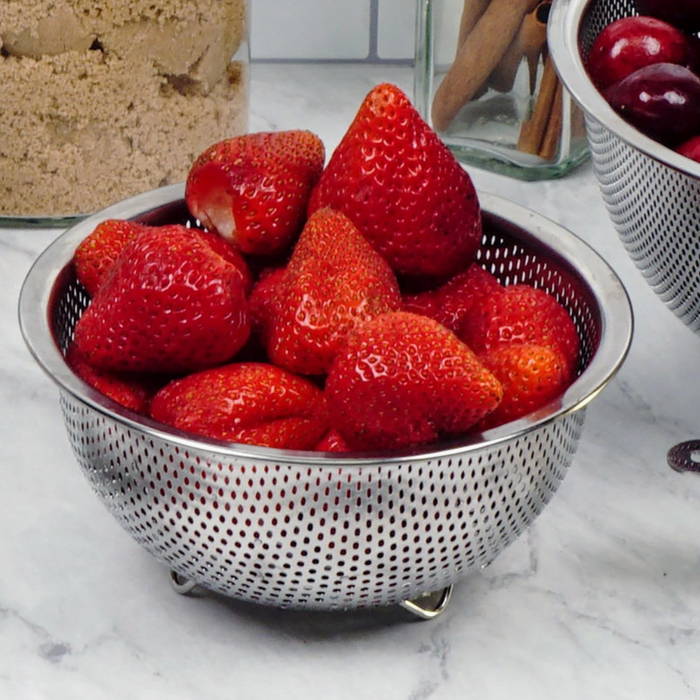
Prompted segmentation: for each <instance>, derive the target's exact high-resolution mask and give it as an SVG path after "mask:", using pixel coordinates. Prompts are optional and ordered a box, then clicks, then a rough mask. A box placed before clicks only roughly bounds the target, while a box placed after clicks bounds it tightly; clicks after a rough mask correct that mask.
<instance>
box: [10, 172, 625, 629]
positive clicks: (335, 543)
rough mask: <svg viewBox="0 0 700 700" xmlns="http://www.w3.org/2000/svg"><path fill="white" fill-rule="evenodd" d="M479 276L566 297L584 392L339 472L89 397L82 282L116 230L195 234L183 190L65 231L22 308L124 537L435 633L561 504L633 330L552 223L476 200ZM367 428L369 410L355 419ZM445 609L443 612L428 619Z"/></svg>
mask: <svg viewBox="0 0 700 700" xmlns="http://www.w3.org/2000/svg"><path fill="white" fill-rule="evenodd" d="M480 199H481V202H482V206H483V208H484V217H485V233H484V241H483V247H482V252H481V257H480V262H481V264H482V265H484V266H485V267H486V268H488V269H489V270H491V271H493V272H494V274H496V275H497V277H498V278H499V279H500V280H501V281H503V282H504V283H515V282H526V283H529V284H533V285H536V286H540V287H542V288H544V289H546V290H547V291H549V292H551V293H553V294H554V295H555V296H556V297H557V298H558V299H559V300H560V301H561V302H562V303H563V304H564V305H565V307H566V308H567V309H568V310H569V312H570V314H571V315H572V317H573V319H574V321H575V323H576V327H577V328H578V331H579V335H580V338H581V347H582V356H581V366H580V376H579V377H578V379H577V380H576V381H575V382H574V384H573V385H572V386H571V387H570V388H569V389H568V390H567V392H566V393H565V394H564V396H563V397H562V398H561V400H559V401H556V402H554V403H552V404H551V405H549V406H547V407H546V408H545V409H543V410H541V411H539V412H538V413H537V414H536V415H532V416H529V417H527V418H525V419H522V420H520V421H517V422H515V423H511V424H510V425H507V426H502V427H501V428H498V429H494V430H491V431H489V432H488V433H485V434H484V435H483V436H478V437H477V436H472V437H471V438H470V439H468V440H465V441H463V442H455V443H450V444H441V445H437V446H430V447H427V448H425V449H423V450H421V451H415V452H413V453H382V454H357V455H349V456H344V455H337V454H336V455H332V454H320V453H309V452H292V451H283V450H273V449H263V448H256V447H250V446H245V445H237V444H227V443H221V442H214V441H203V440H201V439H198V438H197V437H194V436H192V435H187V434H183V433H178V432H174V431H172V430H169V429H167V428H165V427H164V426H162V425H160V424H157V423H155V422H153V421H150V420H148V419H145V418H143V417H142V416H138V415H135V414H133V413H131V412H129V411H127V410H126V409H123V408H121V407H119V406H118V405H116V404H114V403H113V402H111V401H110V400H108V399H107V398H105V397H104V396H102V395H101V394H99V393H97V392H95V391H94V390H92V389H91V388H90V387H88V386H86V385H85V384H84V383H83V382H82V381H80V380H79V379H78V378H77V377H76V376H75V375H73V374H72V372H71V371H70V370H69V369H68V368H67V366H66V364H65V362H64V360H63V352H64V350H65V348H66V346H67V345H68V343H69V342H70V338H71V334H72V331H73V327H74V325H75V323H76V320H77V319H78V318H79V317H80V314H81V313H82V311H83V310H84V308H85V307H86V305H87V304H88V301H89V299H88V297H87V295H86V294H85V292H84V290H83V289H82V288H81V287H80V285H79V284H78V283H77V282H76V280H75V277H74V275H73V271H72V267H71V264H70V260H71V257H72V255H73V251H74V250H75V247H76V246H77V244H78V243H79V242H80V241H81V240H82V239H83V238H84V237H85V236H86V235H87V234H88V233H89V232H90V231H92V229H93V228H94V227H95V225H96V224H97V223H98V222H99V221H101V220H104V219H107V218H123V219H127V218H128V219H138V220H141V221H145V222H147V223H173V222H185V223H188V218H187V211H186V208H185V205H184V203H183V201H182V189H181V187H180V186H174V187H168V188H164V189H162V190H157V191H155V192H150V193H146V194H144V195H141V196H139V197H136V198H133V199H131V200H128V201H127V202H124V203H122V204H119V205H115V206H114V207H110V208H109V209H106V210H104V211H103V212H101V213H100V214H96V215H95V216H92V217H90V218H89V219H86V220H85V221H82V222H80V223H78V224H76V225H75V226H73V227H72V228H70V229H68V230H67V231H66V232H65V233H64V234H63V235H62V236H60V237H59V238H57V239H56V241H55V242H54V243H53V244H52V245H51V246H49V248H47V250H46V251H45V252H44V253H43V254H42V255H41V256H40V257H39V258H38V259H37V261H36V262H35V264H34V266H33V267H32V269H31V270H30V272H29V274H28V275H27V278H26V280H25V283H24V286H23V289H22V292H21V296H20V305H19V313H20V323H21V327H22V331H23V334H24V337H25V340H26V342H27V345H28V347H29V349H30V350H31V352H32V354H33V355H34V357H35V358H36V360H37V361H38V363H39V364H40V365H41V367H42V368H43V369H44V370H45V371H46V372H47V373H48V375H49V376H50V377H51V378H52V379H53V380H54V381H55V382H56V384H57V385H58V387H59V394H60V405H61V408H62V411H63V417H64V421H65V425H66V428H67V432H68V437H69V439H70V443H71V445H72V448H73V451H74V453H75V456H76V458H77V461H78V462H79V464H80V466H81V468H82V470H83V472H84V474H85V476H86V477H87V479H88V481H89V482H90V484H91V486H92V488H93V489H94V490H95V492H96V493H97V495H98V496H99V497H100V499H101V500H102V502H103V503H104V504H105V505H106V507H107V508H108V510H109V511H110V512H111V513H112V515H113V516H114V517H115V518H116V519H117V520H118V521H119V523H120V524H121V525H122V526H123V527H124V528H125V529H126V530H127V531H128V532H129V533H130V534H131V535H132V537H133V538H134V539H135V540H136V541H137V542H138V543H139V544H141V545H142V546H143V547H144V548H145V549H146V550H148V551H149V552H150V553H151V554H152V555H154V556H155V557H156V558H157V559H158V560H159V561H161V562H163V563H164V564H165V565H166V566H167V567H169V569H170V571H171V574H172V580H173V583H174V585H175V587H176V590H179V591H187V590H190V588H191V587H192V586H194V585H197V586H199V587H200V588H203V589H206V590H209V591H214V592H217V593H221V594H223V595H226V596H231V597H235V598H238V599H243V600H247V601H252V602H257V603H261V604H265V605H271V606H278V607H297V608H309V609H311V608H315V609H348V608H358V607H369V606H381V605H389V604H403V605H404V606H406V607H408V608H409V609H412V610H414V612H417V614H420V615H422V616H426V617H427V616H430V615H432V614H433V613H434V612H435V610H437V611H438V612H439V610H441V609H443V608H444V604H445V603H446V601H447V600H448V597H449V590H450V587H451V586H452V585H453V584H454V583H455V582H456V581H457V580H458V579H460V578H461V577H463V576H465V575H466V574H467V573H468V572H469V571H470V570H471V569H473V568H474V567H483V566H485V565H487V564H489V563H490V562H491V561H493V560H494V558H495V557H496V556H498V554H499V553H500V552H501V551H502V550H503V548H504V547H506V546H507V545H508V544H509V543H511V542H513V541H514V540H515V539H516V538H517V537H518V536H519V535H520V534H521V533H522V532H523V531H524V530H525V528H527V527H528V526H529V525H530V524H531V523H532V521H533V520H534V519H535V517H537V515H538V514H539V513H540V512H541V511H542V509H543V508H544V507H545V505H546V504H547V503H548V502H549V500H550V499H551V497H552V495H553V494H554V492H555V491H556V489H557V487H558V486H559V484H560V482H561V480H562V479H563V478H564V476H565V474H566V471H567V469H568V467H569V465H570V463H571V461H572V458H573V456H574V453H575V452H576V449H577V445H578V441H579V437H580V435H581V431H582V428H583V424H584V417H585V412H586V407H587V405H588V403H589V402H590V401H591V400H592V399H593V398H594V397H595V396H596V395H597V394H598V393H599V392H600V391H601V390H602V389H603V388H604V387H605V386H606V385H607V383H608V382H609V381H610V380H611V378H612V377H613V376H614V375H615V373H616V372H617V370H618V368H619V367H620V365H621V364H622V362H623V360H624V358H625V356H626V354H627V351H628V348H629V344H630V341H631V335H632V313H631V308H630V304H629V300H628V298H627V294H626V293H625V290H624V289H623V287H622V285H621V283H620V281H619V279H618V278H617V276H616V275H615V273H614V272H613V271H612V270H611V269H610V268H609V267H608V265H607V264H606V263H605V262H604V261H603V260H602V259H601V258H600V257H599V256H598V255H597V254H596V253H595V252H594V251H593V250H591V249H590V248H589V247H588V246H587V245H586V244H585V243H583V242H582V241H581V240H579V239H578V238H576V237H575V236H574V235H572V234H571V233H569V232H568V231H565V230H564V229H562V228H561V227H559V226H558V225H556V224H554V223H553V222H551V221H549V220H547V219H544V218H542V217H541V216H538V215H536V214H534V213H533V212H531V211H528V210H526V209H523V208H521V207H518V206H517V205H514V204H512V203H509V202H506V201H504V200H501V199H498V198H496V197H493V196H490V195H487V194H481V195H480ZM358 410H362V407H361V406H358ZM430 596H433V597H434V598H435V600H436V601H437V603H435V604H431V605H432V607H430V606H426V605H424V604H423V602H424V599H425V598H426V597H430Z"/></svg>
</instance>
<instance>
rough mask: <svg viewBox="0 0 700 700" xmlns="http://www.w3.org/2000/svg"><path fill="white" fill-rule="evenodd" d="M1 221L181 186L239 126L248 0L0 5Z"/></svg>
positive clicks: (67, 0)
mask: <svg viewBox="0 0 700 700" xmlns="http://www.w3.org/2000/svg"><path fill="white" fill-rule="evenodd" d="M0 42H1V47H0V217H9V218H11V219H12V218H18V219H22V218H39V219H52V218H59V219H60V218H66V217H72V216H79V215H82V214H87V213H91V212H93V211H96V210H98V209H101V208H103V207H105V206H108V205H109V204H112V203H114V202H117V201H119V200H121V199H125V198H127V197H130V196H132V195H135V194H138V193H139V192H143V191H146V190H149V189H153V188H155V187H160V186H163V185H166V184H171V183H175V182H181V181H183V180H184V179H185V177H186V175H187V171H188V169H189V167H190V165H191V163H192V161H193V160H194V158H195V157H196V156H197V155H198V154H199V153H201V152H202V151H203V150H204V149H205V148H206V147H207V146H209V145H211V144H212V143H214V142H216V141H219V140H222V139H224V138H229V137H231V136H236V135H238V134H242V133H244V132H245V131H246V130H247V127H248V64H249V53H248V0H33V1H32V2H30V3H28V2H27V1H26V0H2V2H1V3H0Z"/></svg>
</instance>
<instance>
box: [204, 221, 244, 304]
mask: <svg viewBox="0 0 700 700" xmlns="http://www.w3.org/2000/svg"><path fill="white" fill-rule="evenodd" d="M193 230H194V231H196V232H197V233H198V234H199V235H200V236H201V237H202V240H203V241H204V242H205V243H206V244H207V245H208V246H209V247H210V248H211V249H212V250H213V251H214V252H215V253H217V254H218V255H220V256H221V257H222V258H223V259H224V260H225V261H226V262H228V263H231V265H233V266H234V267H235V268H236V270H238V272H239V273H240V275H241V282H243V289H244V291H245V293H246V295H247V294H250V292H251V291H252V289H253V273H252V272H251V271H250V268H249V267H248V263H247V262H246V259H245V258H244V257H243V256H242V255H241V254H240V253H239V252H238V251H237V250H236V249H235V248H234V247H233V246H232V245H231V243H230V242H229V241H227V240H225V239H224V238H222V237H221V236H219V235H218V234H217V233H214V232H213V231H202V230H201V229H193Z"/></svg>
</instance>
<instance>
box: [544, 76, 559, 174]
mask: <svg viewBox="0 0 700 700" xmlns="http://www.w3.org/2000/svg"><path fill="white" fill-rule="evenodd" d="M563 119H564V88H563V87H562V84H561V82H560V81H559V80H557V87H556V92H555V93H554V100H553V101H552V107H551V109H550V112H549V119H548V120H547V126H546V128H545V131H544V135H543V137H542V143H541V144H540V150H539V154H538V155H539V156H540V158H544V159H545V160H553V159H554V157H555V156H556V155H557V151H558V150H559V140H560V139H561V127H562V122H563Z"/></svg>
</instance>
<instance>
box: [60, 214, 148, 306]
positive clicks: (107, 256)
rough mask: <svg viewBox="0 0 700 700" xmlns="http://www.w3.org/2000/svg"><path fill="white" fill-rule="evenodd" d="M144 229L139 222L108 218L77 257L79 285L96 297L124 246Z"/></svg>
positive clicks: (87, 238)
mask: <svg viewBox="0 0 700 700" xmlns="http://www.w3.org/2000/svg"><path fill="white" fill-rule="evenodd" d="M144 228H145V226H144V225H143V224H139V223H137V222H135V221H122V220H121V219H107V220H106V221H102V222H101V223H99V224H97V226H96V227H95V228H94V230H93V231H92V233H90V234H89V235H88V236H86V237H85V238H84V239H83V240H82V241H81V242H80V244H79V245H78V247H77V248H76V249H75V253H74V255H73V265H74V267H75V275H76V277H77V279H78V282H80V283H81V284H82V285H83V287H85V290H86V291H87V292H88V294H90V296H94V295H95V293H96V292H97V289H98V287H99V286H100V284H102V280H103V279H104V277H105V274H106V273H107V271H108V270H109V268H110V267H111V266H112V263H113V262H114V261H115V260H116V258H117V255H119V253H121V251H122V249H123V248H124V246H125V245H126V244H127V243H128V242H129V241H130V240H131V239H132V238H133V237H134V236H136V235H137V234H138V233H140V232H141V231H143V230H144Z"/></svg>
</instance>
